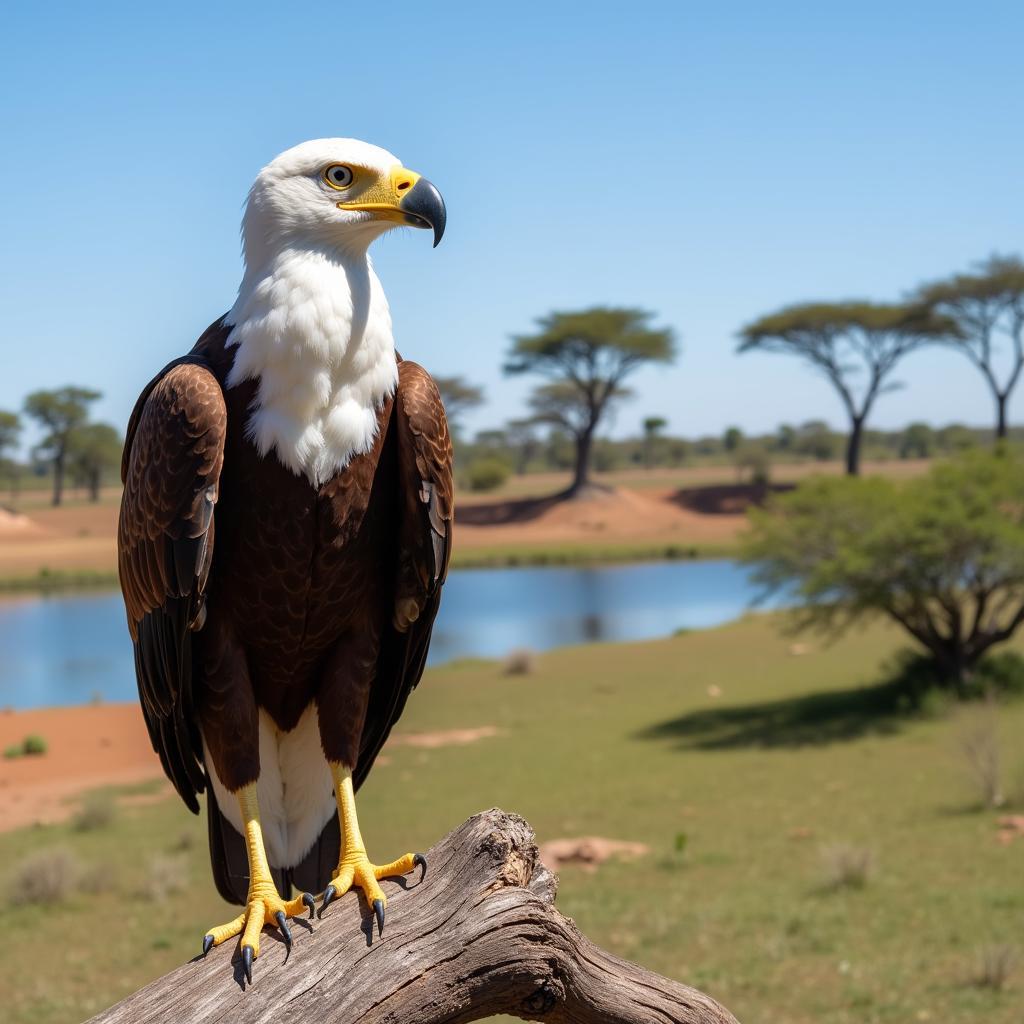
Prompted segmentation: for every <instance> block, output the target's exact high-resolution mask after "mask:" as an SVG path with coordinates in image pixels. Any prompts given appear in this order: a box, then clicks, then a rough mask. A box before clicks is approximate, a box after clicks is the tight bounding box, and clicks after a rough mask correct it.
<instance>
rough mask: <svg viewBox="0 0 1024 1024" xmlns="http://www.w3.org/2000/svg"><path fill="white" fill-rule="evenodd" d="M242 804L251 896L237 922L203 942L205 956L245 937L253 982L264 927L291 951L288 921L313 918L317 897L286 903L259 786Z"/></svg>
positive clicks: (243, 795) (243, 793)
mask: <svg viewBox="0 0 1024 1024" xmlns="http://www.w3.org/2000/svg"><path fill="white" fill-rule="evenodd" d="M238 804H239V807H240V808H241V811H242V821H243V822H244V823H245V845H246V852H247V854H248V859H249V892H248V894H247V896H246V906H245V910H244V911H243V912H242V913H241V914H239V915H238V917H236V918H235V919H234V920H233V921H229V922H228V923H227V924H222V925H218V926H217V927H215V928H211V929H210V930H209V931H208V932H207V933H206V935H205V936H204V938H203V953H208V952H209V951H210V949H211V948H212V947H213V946H219V945H220V944H221V943H222V942H227V940H228V939H233V938H234V937H235V936H236V935H239V934H241V936H242V942H241V946H242V964H243V967H244V969H245V976H246V978H247V979H248V980H249V981H250V982H251V981H252V961H253V959H254V958H255V957H258V956H259V955H260V934H261V932H262V931H263V925H264V924H276V926H277V927H278V928H279V929H280V930H281V935H282V937H283V938H284V944H285V946H286V947H287V948H288V950H289V951H290V950H291V947H292V936H291V932H290V931H289V929H288V920H287V919H288V918H289V917H296V916H297V915H299V914H301V913H302V912H303V910H304V909H306V908H308V909H309V913H310V916H311V917H312V915H313V906H314V904H313V897H312V896H311V895H310V894H309V893H303V894H302V895H301V896H296V897H295V898H294V899H291V900H283V899H281V897H280V895H279V894H278V891H277V886H276V885H275V884H274V879H273V877H272V876H271V874H270V865H269V864H268V863H267V855H266V852H265V851H264V849H263V833H262V830H261V829H260V816H259V808H258V806H257V803H256V786H255V785H251V786H245V787H243V788H242V789H241V790H239V793H238Z"/></svg>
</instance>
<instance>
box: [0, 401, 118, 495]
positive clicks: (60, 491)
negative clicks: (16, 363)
mask: <svg viewBox="0 0 1024 1024" xmlns="http://www.w3.org/2000/svg"><path fill="white" fill-rule="evenodd" d="M101 397H102V395H101V393H100V392H99V391H94V390H91V389H89V388H82V387H74V386H71V385H68V386H67V387H63V388H57V389H56V390H53V391H33V392H32V394H30V395H28V396H27V397H26V398H25V401H24V404H23V407H22V411H23V414H24V415H25V416H27V417H28V418H29V419H31V420H34V421H35V422H36V424H37V425H38V426H39V428H40V429H41V431H42V436H41V438H40V439H39V441H38V442H37V443H36V445H35V446H34V447H33V449H32V451H31V463H30V466H29V467H28V472H30V473H32V472H36V473H45V472H46V469H47V467H48V468H49V470H50V472H51V476H52V484H53V497H52V503H53V504H54V505H59V504H60V503H61V501H62V500H63V498H64V489H65V486H66V482H67V479H68V478H69V477H70V478H71V480H72V481H73V483H75V484H76V485H78V486H80V487H85V488H86V489H87V490H88V492H89V496H90V498H91V499H92V500H93V501H98V500H99V497H100V488H101V486H102V485H103V482H104V480H105V479H106V478H109V477H112V476H114V475H115V474H116V471H117V467H118V466H119V465H120V462H121V448H122V445H123V438H122V436H121V434H120V432H119V431H118V430H117V429H116V428H115V427H112V426H111V425H110V424H109V423H98V422H93V421H91V420H90V418H89V408H90V406H91V405H92V403H93V402H95V401H97V399H99V398H101ZM22 427H23V423H22V417H21V416H20V415H19V414H18V413H15V412H7V411H3V410H0V473H2V474H3V476H4V478H5V480H6V482H7V484H8V486H9V488H10V489H11V492H12V497H13V494H14V493H15V492H16V490H17V488H18V486H19V484H20V482H21V480H22V478H23V476H24V475H25V473H26V467H25V466H24V465H22V464H21V463H20V462H18V460H17V458H16V453H17V451H18V446H19V442H20V440H21V431H22Z"/></svg>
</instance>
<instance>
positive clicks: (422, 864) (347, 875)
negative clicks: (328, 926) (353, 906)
mask: <svg viewBox="0 0 1024 1024" xmlns="http://www.w3.org/2000/svg"><path fill="white" fill-rule="evenodd" d="M415 867H419V868H420V869H421V871H420V881H422V880H423V876H424V875H426V873H427V859H426V857H424V856H423V854H422V853H407V854H406V855H405V856H404V857H399V858H398V860H393V861H392V862H391V863H390V864H381V865H377V864H371V863H370V861H369V858H368V857H367V856H366V853H365V851H364V850H362V849H356V850H354V851H353V852H352V853H351V854H342V858H341V860H340V861H339V863H338V869H337V871H336V872H335V873H334V878H332V879H331V884H330V885H328V886H327V888H326V889H325V890H324V900H323V903H321V904H320V909H319V910H318V911H317V917H318V918H321V917H323V916H324V911H325V910H326V909H327V907H328V905H329V904H330V903H331V902H332V901H333V900H335V899H337V898H338V897H339V896H344V895H345V893H347V892H348V891H349V889H351V888H352V886H353V885H357V886H359V888H360V889H362V890H363V893H364V894H365V896H366V902H367V903H369V904H370V906H371V907H373V912H374V914H375V915H376V918H377V934H378V935H383V934H384V908H385V907H386V906H387V905H388V898H387V896H385V895H384V890H383V889H381V887H380V886H379V885H378V884H377V882H378V880H379V879H381V878H395V877H397V876H398V875H404V874H406V873H407V872H409V871H412V869H413V868H415Z"/></svg>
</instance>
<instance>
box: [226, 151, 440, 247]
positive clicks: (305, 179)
mask: <svg viewBox="0 0 1024 1024" xmlns="http://www.w3.org/2000/svg"><path fill="white" fill-rule="evenodd" d="M402 225H406V226H409V227H414V228H427V229H430V230H432V231H433V232H434V245H435V246H436V245H437V243H438V242H440V241H441V236H442V235H443V234H444V225H445V208H444V200H443V199H442V198H441V193H440V192H438V191H437V189H436V188H435V187H434V186H433V185H432V184H431V183H430V182H429V181H427V179H426V178H424V177H422V176H421V175H419V174H417V173H416V172H415V171H410V170H409V169H408V168H406V167H403V166H402V163H401V161H400V160H399V159H398V158H397V157H395V156H393V155H392V154H391V153H389V152H388V151H387V150H385V149H381V148H380V147H379V146H371V145H370V144H369V143H366V142H360V141H359V140H358V139H316V140H314V141H312V142H303V143H302V144H300V145H298V146H294V147H293V148H291V149H288V150H285V152H283V153H282V154H281V155H280V156H278V157H276V158H275V159H274V160H272V161H271V162H270V163H269V164H267V166H266V167H264V168H263V170H262V171H260V173H259V174H258V175H257V177H256V181H255V182H254V183H253V186H252V188H251V189H250V191H249V200H248V203H247V205H246V210H245V217H244V220H243V222H242V236H243V243H244V246H245V251H246V258H247V259H246V262H247V263H248V264H249V265H250V266H252V265H254V263H258V262H259V259H258V256H259V255H260V254H261V253H265V252H266V250H267V249H270V250H276V249H280V248H282V247H283V246H287V245H299V246H301V247H304V248H305V247H321V246H324V247H330V248H340V249H357V250H358V249H361V250H364V251H365V249H366V248H367V247H368V246H369V245H370V243H371V242H372V241H373V240H374V239H375V238H378V237H379V236H380V235H382V234H383V233H384V232H385V231H388V230H389V229H391V228H394V227H399V226H402Z"/></svg>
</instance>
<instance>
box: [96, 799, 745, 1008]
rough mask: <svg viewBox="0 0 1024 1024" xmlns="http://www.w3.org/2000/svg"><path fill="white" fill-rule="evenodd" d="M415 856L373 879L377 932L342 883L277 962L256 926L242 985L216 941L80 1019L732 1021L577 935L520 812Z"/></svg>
mask: <svg viewBox="0 0 1024 1024" xmlns="http://www.w3.org/2000/svg"><path fill="white" fill-rule="evenodd" d="M427 860H428V864H429V870H428V872H427V876H426V878H425V879H424V881H423V882H422V883H419V884H418V883H417V882H416V881H415V878H414V877H412V876H410V877H409V878H407V879H401V880H397V881H391V882H385V883H384V887H385V890H386V892H387V895H388V901H389V902H388V913H387V927H386V929H385V933H384V937H383V938H382V939H379V938H377V937H376V936H375V933H374V932H373V931H372V929H371V926H370V916H371V915H370V913H369V911H368V909H367V907H366V905H365V902H364V901H363V900H362V898H361V897H357V896H356V895H355V894H354V893H350V894H349V895H348V896H346V897H344V898H343V899H341V900H339V901H337V902H336V903H335V904H334V905H332V907H331V909H330V910H329V911H328V912H327V914H326V915H325V916H324V919H323V921H320V922H316V923H315V924H314V925H313V926H311V927H310V926H307V927H305V928H304V927H302V925H301V924H300V922H298V921H296V922H294V923H293V925H292V935H293V936H294V948H293V949H292V953H291V957H290V958H289V960H288V962H287V963H286V962H285V949H284V945H283V944H282V943H281V942H280V941H279V940H278V939H277V938H276V934H277V933H276V932H273V931H270V930H268V931H266V932H265V933H264V935H263V940H262V946H261V951H260V956H259V959H258V960H257V961H256V967H255V972H254V980H253V983H252V985H251V986H246V985H245V983H244V981H243V976H242V970H241V963H240V961H239V959H238V957H237V953H236V951H235V950H234V949H233V948H231V946H230V945H229V944H225V945H224V946H222V947H220V948H218V949H215V950H212V951H211V953H210V955H209V957H208V958H207V959H206V960H202V959H197V960H194V961H192V962H191V963H188V964H184V965H182V966H181V967H178V968H177V969H176V970H174V971H172V972H171V973H170V974H167V975H165V976H164V977H162V978H159V979H157V980H156V981H154V982H152V983H151V984H149V985H147V986H146V987H145V988H143V989H140V990H139V991H138V992H136V993H134V995H130V996H128V997H127V998H126V999H124V1000H122V1001H121V1002H120V1003H118V1004H117V1005H116V1006H113V1007H111V1008H110V1009H109V1010H107V1011H105V1012H104V1013H101V1014H99V1015H98V1016H97V1017H94V1018H93V1020H92V1022H91V1024H100V1022H102V1024H127V1022H131V1024H150V1022H152V1024H156V1022H167V1024H171V1022H174V1024H177V1022H179V1021H184V1020H187V1021H190V1022H192V1024H204V1022H211V1024H212V1022H213V1021H218V1022H223V1024H230V1022H242V1021H245V1022H246V1024H256V1022H261V1021H281V1020H289V1021H292V1022H297V1024H305V1022H310V1024H328V1022H330V1024H349V1022H355V1021H360V1022H365V1024H384V1022H389V1024H435V1022H438V1024H439V1022H441V1021H444V1022H446V1024H455V1022H461V1021H473V1020H480V1019H481V1018H483V1017H489V1016H492V1015H494V1014H499V1013H506V1014H511V1015H513V1016H516V1017H520V1018H523V1019H526V1020H543V1021H555V1022H573V1024H611V1022H613V1021H614V1022H625V1024H640V1022H644V1024H648V1022H650V1021H663V1022H679V1024H736V1021H735V1018H734V1017H733V1016H732V1015H731V1014H730V1013H729V1012H728V1011H727V1010H725V1009H723V1008H722V1007H721V1006H719V1005H718V1004H717V1003H716V1002H715V1001H714V1000H712V999H711V998H709V997H708V996H706V995H704V994H703V993H701V992H698V991H697V990H696V989H693V988H689V987H688V986H686V985H681V984H679V983H678V982H675V981H670V980H669V979H668V978H663V977H660V976H659V975H657V974H652V973H651V972H650V971H645V970H644V969H643V968H641V967H638V966H636V965H635V964H631V963H628V962H627V961H625V960H620V959H619V958H618V957H615V956H612V955H611V954H610V953H606V952H605V951H604V950H602V949H599V948H598V947H597V946H595V945H594V944H593V943H591V942H589V941H588V940H587V939H586V938H584V937H583V936H582V935H581V934H580V933H579V931H577V929H576V926H575V925H574V924H573V923H572V921H571V920H569V919H568V918H566V917H563V916H562V915H561V914H560V913H559V912H558V911H557V910H556V909H555V906H554V899H555V889H556V885H557V882H556V879H555V877H554V875H552V874H551V872H550V871H548V869H547V868H546V867H545V866H544V865H543V864H542V863H541V861H540V858H539V856H538V853H537V846H536V844H535V842H534V836H533V832H532V830H531V829H530V826H529V825H528V824H527V823H526V822H525V821H524V820H523V819H522V818H520V817H518V816H516V815H514V814H506V813H505V812H504V811H500V810H490V811H485V812H483V813H482V814H477V815H475V816H474V817H472V818H470V819H469V821H467V822H465V823H464V824H463V825H461V826H460V827H459V828H457V829H456V830H455V831H454V832H452V833H451V834H450V835H449V836H447V837H446V838H445V839H444V840H442V841H441V842H440V843H439V844H438V845H437V846H435V847H434V848H433V849H432V850H431V851H430V852H429V853H428V854H427ZM232 960H233V962H232Z"/></svg>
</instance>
